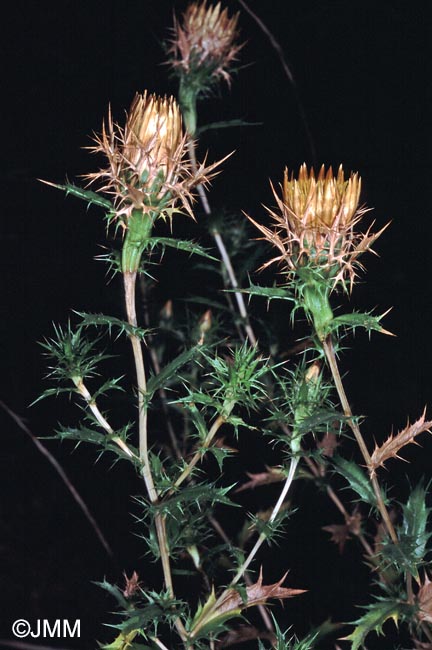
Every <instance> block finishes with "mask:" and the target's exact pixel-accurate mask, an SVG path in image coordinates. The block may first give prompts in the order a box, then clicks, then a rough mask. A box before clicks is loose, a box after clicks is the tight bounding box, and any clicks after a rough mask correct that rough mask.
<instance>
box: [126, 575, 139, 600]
mask: <svg viewBox="0 0 432 650" xmlns="http://www.w3.org/2000/svg"><path fill="white" fill-rule="evenodd" d="M123 575H124V578H125V588H124V589H123V596H124V597H125V598H131V597H132V596H134V595H135V594H136V592H137V591H139V590H140V585H141V583H140V579H139V575H138V573H137V572H136V571H134V572H133V573H132V575H131V577H130V578H128V577H127V575H126V573H124V574H123Z"/></svg>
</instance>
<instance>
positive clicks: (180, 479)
mask: <svg viewBox="0 0 432 650" xmlns="http://www.w3.org/2000/svg"><path fill="white" fill-rule="evenodd" d="M234 406H235V403H234V402H229V403H228V404H226V406H225V409H224V414H223V415H218V417H217V418H216V420H215V421H214V422H213V425H212V427H211V428H210V430H209V432H208V433H207V436H206V438H205V440H204V442H203V444H202V445H201V447H200V449H199V450H198V451H196V452H195V454H194V455H193V456H192V458H191V460H190V461H189V463H188V464H187V466H186V467H185V468H184V470H183V471H182V473H181V474H180V476H179V477H178V479H177V480H176V482H175V483H174V487H175V488H178V487H180V485H181V484H182V483H183V481H185V480H186V479H187V478H188V476H190V474H191V472H192V470H193V468H194V467H195V465H196V464H197V463H198V462H199V461H200V460H201V458H202V455H203V450H204V449H208V448H209V447H210V445H211V443H212V441H213V439H214V437H215V435H216V434H217V432H218V431H219V429H220V428H221V426H222V425H223V424H225V422H226V421H227V419H228V417H229V415H230V413H231V411H232V410H233V408H234ZM168 494H172V492H169V493H168Z"/></svg>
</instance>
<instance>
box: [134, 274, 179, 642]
mask: <svg viewBox="0 0 432 650" xmlns="http://www.w3.org/2000/svg"><path fill="white" fill-rule="evenodd" d="M123 278H124V289H125V303H126V314H127V319H128V322H129V324H130V325H133V326H134V327H137V317H136V307H135V288H136V272H129V271H126V272H124V274H123ZM129 338H130V341H131V345H132V351H133V355H134V361H135V370H136V377H137V389H138V421H139V450H140V460H141V463H142V474H143V479H144V483H145V485H146V489H147V492H148V495H149V499H150V501H151V502H152V503H153V504H155V503H157V502H158V500H159V498H158V493H157V491H156V488H155V485H154V482H153V477H152V473H151V469H150V463H149V457H148V442H147V406H146V403H145V393H146V389H147V382H146V374H145V366H144V357H143V353H142V347H141V341H140V340H139V338H138V337H137V336H135V335H134V334H131V335H130V336H129ZM155 527H156V533H157V537H158V542H159V551H160V555H161V561H162V570H163V574H164V580H165V585H166V588H167V590H168V593H169V595H170V596H171V597H174V587H173V581H172V575H171V565H170V559H169V551H168V540H167V535H166V525H165V517H163V516H161V515H160V514H156V515H155ZM175 625H176V627H177V631H178V633H179V635H180V637H181V639H182V641H183V642H186V639H187V632H186V630H185V628H184V625H183V623H182V622H181V620H180V619H179V618H177V620H176V622H175Z"/></svg>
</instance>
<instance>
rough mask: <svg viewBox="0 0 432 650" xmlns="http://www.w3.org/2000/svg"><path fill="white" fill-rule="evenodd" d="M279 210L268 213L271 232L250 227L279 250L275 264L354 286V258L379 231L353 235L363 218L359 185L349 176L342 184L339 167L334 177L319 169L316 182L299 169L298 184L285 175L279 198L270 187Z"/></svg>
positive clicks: (356, 177)
mask: <svg viewBox="0 0 432 650" xmlns="http://www.w3.org/2000/svg"><path fill="white" fill-rule="evenodd" d="M272 189H273V194H274V196H275V199H276V203H277V210H270V209H268V208H267V210H268V212H269V214H270V215H271V217H272V219H273V228H267V227H265V226H263V225H261V224H258V223H256V222H255V221H253V220H252V219H251V221H253V223H254V224H255V225H256V226H257V228H258V229H259V230H260V231H261V232H262V233H263V234H264V237H265V239H267V240H268V241H270V242H271V243H272V244H273V245H274V246H276V248H278V250H279V253H280V254H279V255H278V256H277V257H275V258H273V259H272V260H270V261H269V262H267V264H265V265H264V266H268V265H269V264H272V263H273V262H279V263H283V264H285V265H286V267H288V271H289V272H290V273H293V272H294V273H295V272H296V270H298V269H299V268H304V267H305V266H310V267H315V268H317V269H319V271H320V272H321V274H323V275H324V277H328V278H330V279H331V280H332V282H333V286H335V285H336V284H338V283H339V282H342V283H343V284H344V283H345V280H346V279H347V278H348V279H349V282H350V285H351V286H352V284H353V282H354V279H355V276H356V267H357V268H358V267H359V266H360V265H359V263H358V261H357V258H358V257H359V256H360V255H361V254H362V253H363V252H365V251H366V250H368V249H370V246H371V244H372V242H373V241H375V239H377V237H379V235H380V234H381V232H382V230H381V231H380V232H378V233H376V234H371V233H370V231H369V230H368V231H367V232H366V233H357V232H356V231H355V226H356V224H357V223H358V221H359V220H360V219H361V217H362V216H363V214H364V213H365V212H366V209H365V208H362V207H359V200H360V189H361V179H360V177H359V175H358V174H357V173H351V174H350V176H349V178H347V179H345V174H344V171H343V168H342V165H341V166H340V167H339V170H338V173H337V175H336V176H334V175H333V171H332V168H331V167H329V169H328V170H327V171H326V169H325V167H324V165H322V167H321V169H320V171H319V174H318V176H315V172H314V170H313V169H310V171H308V169H307V167H306V165H305V164H303V165H302V166H301V167H300V171H299V174H298V178H294V175H293V174H292V173H291V175H290V174H289V172H288V169H285V173H284V179H283V184H282V188H281V189H282V195H281V196H279V195H278V193H277V192H276V190H275V189H274V187H273V186H272Z"/></svg>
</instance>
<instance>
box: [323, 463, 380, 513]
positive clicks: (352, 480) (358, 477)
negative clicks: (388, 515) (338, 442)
mask: <svg viewBox="0 0 432 650" xmlns="http://www.w3.org/2000/svg"><path fill="white" fill-rule="evenodd" d="M332 462H333V464H334V465H335V467H336V470H337V471H338V472H339V474H341V475H342V476H343V477H344V478H345V479H346V480H347V481H348V483H349V485H350V488H351V489H352V490H354V492H357V494H358V495H359V497H360V498H361V499H362V500H363V501H365V502H366V503H369V505H371V506H373V507H374V508H375V507H376V496H375V492H374V490H373V487H372V484H371V482H370V480H369V477H368V476H367V474H365V473H364V471H363V470H362V469H361V468H360V467H359V466H358V465H357V464H356V463H354V462H353V461H350V460H346V459H345V458H342V457H341V456H334V458H333V459H332ZM383 500H384V503H387V502H388V501H387V498H386V497H385V495H384V494H383Z"/></svg>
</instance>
